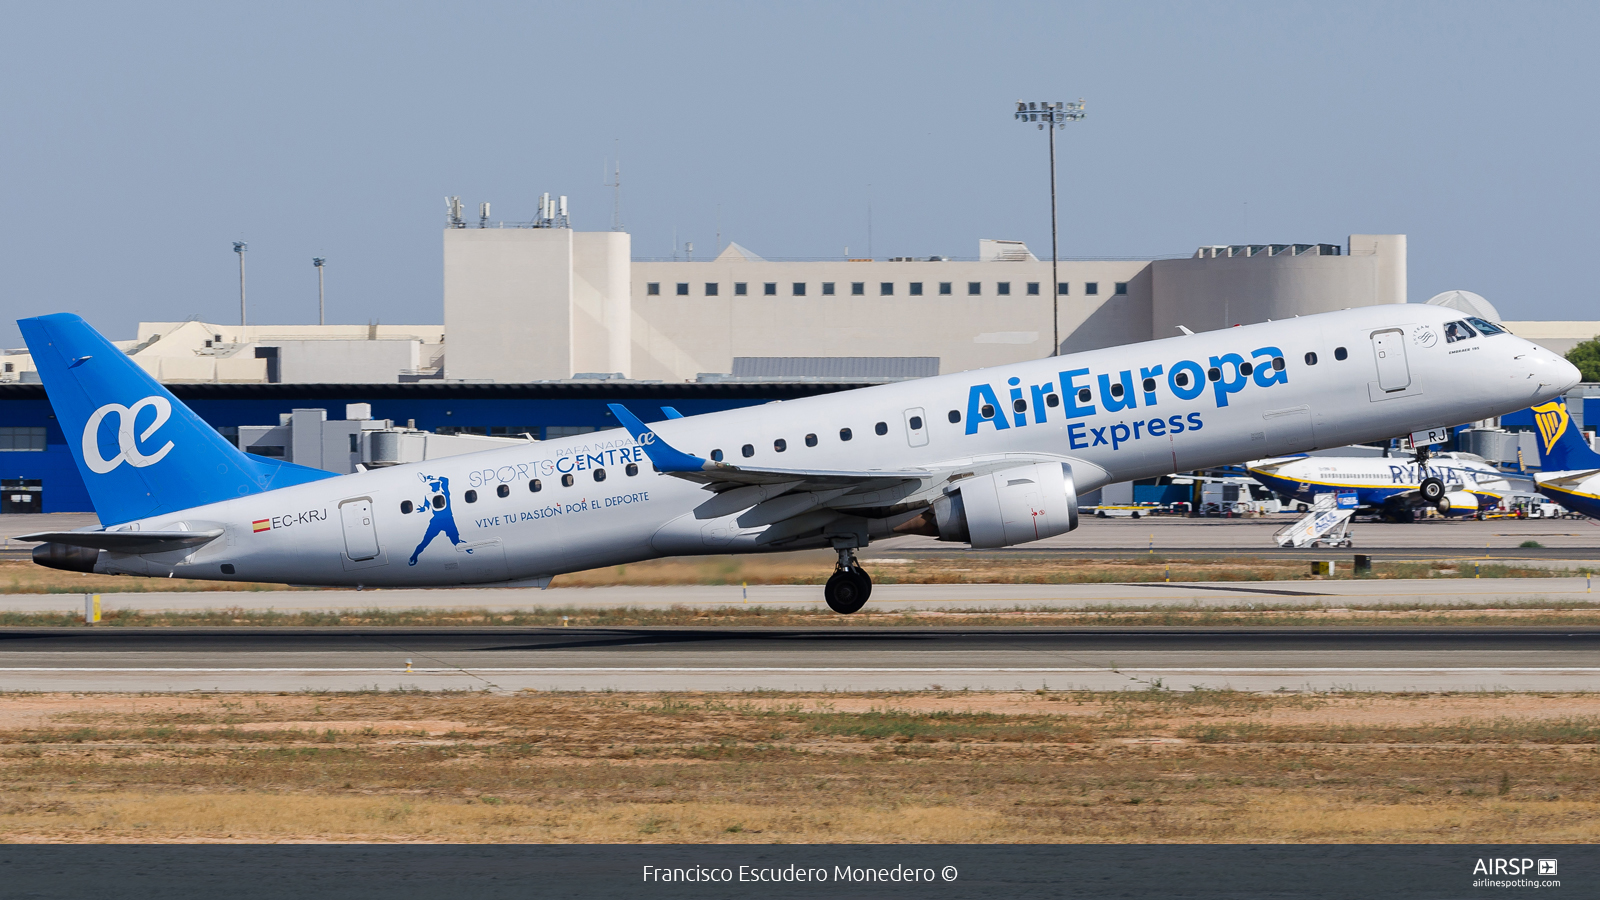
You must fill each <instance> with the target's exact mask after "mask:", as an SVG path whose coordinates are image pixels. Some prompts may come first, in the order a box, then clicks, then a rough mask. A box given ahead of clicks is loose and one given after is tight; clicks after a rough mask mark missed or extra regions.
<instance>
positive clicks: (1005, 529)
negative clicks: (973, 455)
mask: <svg viewBox="0 0 1600 900" xmlns="http://www.w3.org/2000/svg"><path fill="white" fill-rule="evenodd" d="M933 514H934V518H935V519H936V520H937V521H938V524H939V540H941V541H965V542H967V543H969V544H971V545H972V546H973V547H975V548H978V549H991V548H994V547H1009V546H1011V545H1012V544H1025V543H1027V542H1028V541H1037V540H1039V539H1040V538H1047V537H1051V536H1053V535H1057V534H1065V533H1066V532H1068V531H1071V530H1072V529H1074V528H1077V527H1078V491H1077V488H1076V487H1074V486H1073V483H1072V467H1071V466H1069V465H1067V464H1066V463H1038V464H1036V465H1031V466H1017V467H1016V468H1013V469H1003V470H1001V471H999V472H994V473H991V474H988V475H980V476H977V477H974V478H967V479H964V480H962V481H960V482H958V483H957V484H956V485H955V486H954V487H953V488H951V489H950V490H949V491H947V492H946V493H945V495H944V496H943V497H940V498H939V499H938V500H936V501H934V504H933Z"/></svg>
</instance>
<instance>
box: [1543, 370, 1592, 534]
mask: <svg viewBox="0 0 1600 900" xmlns="http://www.w3.org/2000/svg"><path fill="white" fill-rule="evenodd" d="M1533 421H1534V424H1535V425H1537V426H1539V465H1540V468H1542V469H1544V471H1542V472H1540V473H1539V474H1537V475H1535V476H1533V483H1534V488H1535V489H1536V490H1537V491H1538V492H1539V493H1541V494H1543V495H1545V496H1546V497H1549V498H1550V499H1551V500H1554V501H1555V502H1557V503H1559V504H1561V505H1562V506H1565V507H1566V508H1567V509H1570V510H1572V511H1573V512H1580V513H1583V514H1584V515H1586V516H1588V517H1589V518H1591V519H1600V453H1596V452H1594V449H1593V448H1591V447H1590V446H1589V445H1588V444H1587V443H1586V442H1585V441H1584V439H1583V435H1582V434H1581V433H1579V431H1578V429H1576V428H1574V427H1572V417H1571V416H1570V415H1569V414H1568V413H1567V405H1566V403H1565V402H1563V401H1561V400H1559V399H1557V400H1555V401H1552V402H1550V403H1546V404H1543V405H1540V406H1535V407H1534V408H1533Z"/></svg>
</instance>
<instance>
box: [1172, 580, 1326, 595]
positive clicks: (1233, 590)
mask: <svg viewBox="0 0 1600 900" xmlns="http://www.w3.org/2000/svg"><path fill="white" fill-rule="evenodd" d="M1141 586H1143V587H1155V588H1182V589H1183V590H1186V591H1223V592H1225V593H1229V594H1280V595H1282V596H1285V597H1334V596H1344V595H1341V594H1327V593H1322V592H1320V591H1272V590H1267V589H1266V588H1242V587H1221V586H1219V585H1212V584H1184V583H1179V584H1165V583H1162V584H1143V583H1141Z"/></svg>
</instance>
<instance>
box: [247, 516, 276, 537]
mask: <svg viewBox="0 0 1600 900" xmlns="http://www.w3.org/2000/svg"><path fill="white" fill-rule="evenodd" d="M250 524H251V525H252V526H254V527H255V532H254V533H256V534H260V533H261V532H263V531H271V530H272V522H271V520H269V519H257V520H255V521H254V522H251V523H250Z"/></svg>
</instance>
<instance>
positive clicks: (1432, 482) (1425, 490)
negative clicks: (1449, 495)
mask: <svg viewBox="0 0 1600 900" xmlns="http://www.w3.org/2000/svg"><path fill="white" fill-rule="evenodd" d="M1417 492H1418V493H1420V494H1421V495H1422V499H1424V500H1426V501H1428V502H1429V503H1438V502H1439V501H1440V500H1443V499H1444V482H1442V481H1440V480H1439V479H1437V478H1434V477H1433V476H1431V475H1430V476H1428V477H1427V478H1424V479H1422V483H1421V484H1419V485H1417Z"/></svg>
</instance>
